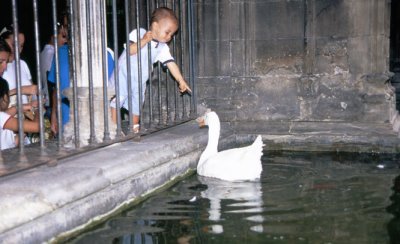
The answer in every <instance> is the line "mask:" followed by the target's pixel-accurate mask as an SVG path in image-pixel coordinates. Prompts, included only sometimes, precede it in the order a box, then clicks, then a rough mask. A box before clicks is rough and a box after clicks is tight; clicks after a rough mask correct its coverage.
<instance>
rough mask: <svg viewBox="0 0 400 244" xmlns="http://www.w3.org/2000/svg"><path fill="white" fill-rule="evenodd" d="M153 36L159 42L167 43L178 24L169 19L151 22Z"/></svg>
mask: <svg viewBox="0 0 400 244" xmlns="http://www.w3.org/2000/svg"><path fill="white" fill-rule="evenodd" d="M151 30H152V33H153V38H154V39H156V40H157V41H159V42H163V43H167V42H169V41H171V38H172V36H173V35H174V34H175V32H176V31H177V30H178V25H177V24H176V22H175V21H173V20H171V19H162V20H160V21H158V22H154V23H153V24H152V29H151Z"/></svg>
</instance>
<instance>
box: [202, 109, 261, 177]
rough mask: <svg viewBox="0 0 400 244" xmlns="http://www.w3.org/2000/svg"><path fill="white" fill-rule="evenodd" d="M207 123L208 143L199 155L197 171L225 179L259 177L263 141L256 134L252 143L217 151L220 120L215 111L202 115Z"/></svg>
mask: <svg viewBox="0 0 400 244" xmlns="http://www.w3.org/2000/svg"><path fill="white" fill-rule="evenodd" d="M203 119H204V123H205V124H206V125H208V128H209V130H208V143H207V147H206V149H205V150H204V152H203V153H202V154H201V156H200V160H199V163H198V165H197V173H198V174H199V175H202V176H207V177H213V178H218V179H221V180H227V181H245V180H255V179H259V178H260V175H261V171H262V165H261V156H262V154H263V153H262V151H263V148H262V147H263V142H262V139H261V136H260V135H259V136H257V138H256V140H255V141H254V142H253V144H252V145H250V146H247V147H241V148H233V149H229V150H225V151H221V152H218V140H219V134H220V122H219V118H218V115H217V114H216V113H215V112H208V113H206V114H205V115H204V116H203Z"/></svg>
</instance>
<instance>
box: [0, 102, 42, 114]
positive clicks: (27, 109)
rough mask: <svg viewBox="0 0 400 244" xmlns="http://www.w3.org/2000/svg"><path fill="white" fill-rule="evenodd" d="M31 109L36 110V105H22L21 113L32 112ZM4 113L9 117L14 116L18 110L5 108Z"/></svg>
mask: <svg viewBox="0 0 400 244" xmlns="http://www.w3.org/2000/svg"><path fill="white" fill-rule="evenodd" d="M35 102H37V101H35ZM32 109H37V105H36V106H35V105H33V104H29V103H27V104H23V107H22V111H23V112H26V111H32ZM5 112H6V113H8V114H9V115H11V116H15V115H16V114H17V113H18V108H17V106H11V107H9V108H7V110H6V111H5Z"/></svg>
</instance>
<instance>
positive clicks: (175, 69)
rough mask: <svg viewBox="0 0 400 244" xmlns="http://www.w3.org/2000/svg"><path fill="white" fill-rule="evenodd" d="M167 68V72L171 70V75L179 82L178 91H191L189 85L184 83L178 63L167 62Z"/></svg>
mask: <svg viewBox="0 0 400 244" xmlns="http://www.w3.org/2000/svg"><path fill="white" fill-rule="evenodd" d="M167 68H168V69H169V72H171V75H172V76H173V77H174V78H175V80H176V81H177V82H178V84H179V91H180V92H181V93H183V92H190V93H191V92H192V90H191V89H190V87H189V85H188V84H187V83H186V81H185V79H184V78H183V76H182V74H181V71H180V70H179V67H178V65H177V64H176V63H175V62H168V63H167Z"/></svg>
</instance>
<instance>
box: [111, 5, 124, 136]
mask: <svg viewBox="0 0 400 244" xmlns="http://www.w3.org/2000/svg"><path fill="white" fill-rule="evenodd" d="M112 18H113V36H114V53H115V54H114V55H115V57H116V58H115V59H114V82H115V107H116V108H115V109H116V113H117V132H116V136H117V137H120V136H121V135H122V133H121V111H120V110H121V104H120V97H119V78H118V61H119V60H118V58H119V56H118V53H119V51H118V26H117V3H116V0H112Z"/></svg>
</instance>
